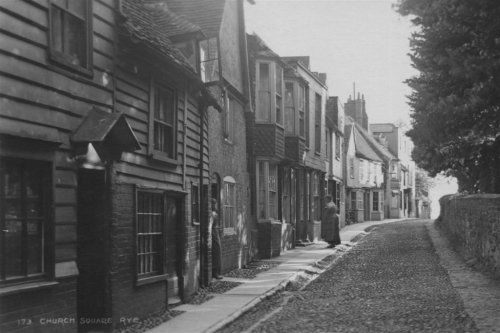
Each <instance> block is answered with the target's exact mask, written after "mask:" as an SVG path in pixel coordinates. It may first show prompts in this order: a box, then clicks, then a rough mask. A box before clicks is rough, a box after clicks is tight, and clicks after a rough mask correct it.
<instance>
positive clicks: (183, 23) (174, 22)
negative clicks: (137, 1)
mask: <svg viewBox="0 0 500 333" xmlns="http://www.w3.org/2000/svg"><path fill="white" fill-rule="evenodd" d="M147 6H149V7H151V9H152V10H153V15H154V17H155V22H156V24H157V25H158V27H159V28H160V29H161V30H162V31H163V32H164V33H165V34H166V35H167V36H168V37H169V38H171V39H175V38H176V37H179V36H186V35H194V36H197V37H203V36H204V34H203V32H202V30H201V28H200V27H199V26H198V25H196V24H194V23H192V22H191V21H189V20H187V19H186V18H185V17H183V16H179V15H177V14H176V13H174V12H172V11H171V10H169V9H168V7H167V6H166V3H164V2H159V3H153V4H149V5H147Z"/></svg>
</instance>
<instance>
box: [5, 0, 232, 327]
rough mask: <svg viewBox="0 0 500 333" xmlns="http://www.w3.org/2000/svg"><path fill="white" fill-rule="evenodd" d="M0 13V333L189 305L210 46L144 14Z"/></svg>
mask: <svg viewBox="0 0 500 333" xmlns="http://www.w3.org/2000/svg"><path fill="white" fill-rule="evenodd" d="M0 9H1V10H0V13H1V14H0V15H2V18H1V19H0V24H1V25H2V27H1V29H2V30H1V34H2V43H1V46H0V47H1V51H2V52H1V55H0V56H1V57H2V59H1V61H0V66H1V75H2V79H1V81H0V82H1V84H2V88H1V94H2V99H1V103H2V104H3V105H2V108H1V110H0V135H1V150H0V158H1V162H0V163H1V172H2V177H1V184H0V185H1V186H0V188H1V189H2V190H1V192H0V203H1V211H2V214H1V224H2V228H1V230H2V234H1V249H0V251H1V259H0V265H1V275H0V284H1V285H0V306H1V307H0V313H1V317H0V330H1V331H15V330H32V331H37V332H38V331H46V332H56V331H64V332H67V331H73V330H77V329H80V330H82V331H85V330H88V329H99V328H104V329H108V328H109V329H110V328H111V327H116V326H119V325H120V324H121V323H122V320H123V319H127V318H129V319H130V318H143V317H146V316H147V315H149V314H151V313H154V312H158V311H161V310H162V309H164V308H165V307H166V306H167V304H168V303H171V302H176V301H177V300H178V299H182V298H184V297H186V296H188V295H190V294H192V293H193V292H194V291H195V290H197V288H198V287H199V284H200V281H199V278H200V276H199V272H200V271H201V270H203V267H201V268H200V256H201V254H200V251H201V250H202V249H201V247H200V243H201V242H202V238H201V236H200V235H201V234H202V230H203V226H204V223H205V224H206V220H207V215H208V209H207V208H208V207H207V206H206V205H205V206H203V205H201V204H200V203H202V202H207V200H208V197H207V193H204V192H203V191H202V190H201V188H202V186H201V185H200V184H206V185H208V183H209V180H210V170H209V146H208V117H207V113H208V111H207V109H208V108H209V107H214V108H216V109H218V110H219V111H223V107H222V105H223V103H222V102H221V101H220V99H219V97H218V96H217V95H215V94H214V93H213V92H211V91H210V90H209V89H208V88H207V85H206V82H205V81H207V76H209V74H210V73H211V71H213V64H212V63H210V61H208V60H207V58H206V57H205V58H200V55H202V54H209V53H208V51H207V50H206V49H204V48H205V47H206V44H203V43H204V41H206V40H207V36H206V35H205V34H204V32H203V31H202V29H201V28H200V27H199V26H198V25H196V24H194V23H192V22H190V21H188V20H187V19H186V18H184V17H181V16H179V15H176V14H175V13H174V12H172V11H170V10H169V9H168V6H167V5H164V4H161V3H160V4H157V3H154V2H146V1H144V2H143V1H132V0H122V1H111V0H95V1H65V0H57V1H56V0H53V1H49V0H46V1H6V2H2V4H1V8H0ZM219 111H217V112H219ZM210 112H214V111H210ZM205 242H207V241H206V240H205ZM205 265H207V263H205ZM205 270H208V269H205ZM47 318H48V319H51V318H59V319H60V320H63V321H64V325H61V322H54V321H51V320H46V319H47Z"/></svg>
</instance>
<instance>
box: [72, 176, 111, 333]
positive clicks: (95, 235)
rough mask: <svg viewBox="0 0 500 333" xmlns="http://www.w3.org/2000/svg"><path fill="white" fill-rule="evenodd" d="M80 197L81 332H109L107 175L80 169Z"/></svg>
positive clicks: (78, 307)
mask: <svg viewBox="0 0 500 333" xmlns="http://www.w3.org/2000/svg"><path fill="white" fill-rule="evenodd" d="M77 194H78V206H77V208H78V214H77V239H78V242H77V258H78V269H79V276H78V286H77V314H78V325H79V327H78V330H79V331H80V332H88V331H91V330H106V329H110V328H111V326H110V325H111V322H110V321H109V324H107V323H106V322H107V321H106V320H102V319H104V318H110V317H111V295H110V294H109V292H110V288H109V285H108V278H107V277H108V276H107V272H108V265H107V259H108V257H109V252H108V238H107V235H109V230H108V225H109V223H108V217H109V205H108V202H109V200H108V199H109V198H108V195H107V189H106V173H105V171H104V170H98V169H83V168H81V169H79V170H78V191H77ZM98 319H100V320H98Z"/></svg>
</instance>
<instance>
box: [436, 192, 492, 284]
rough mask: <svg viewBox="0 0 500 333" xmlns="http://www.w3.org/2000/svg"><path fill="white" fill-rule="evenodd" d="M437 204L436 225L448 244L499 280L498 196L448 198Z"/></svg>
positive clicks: (482, 195) (455, 196) (452, 196)
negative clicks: (438, 209)
mask: <svg viewBox="0 0 500 333" xmlns="http://www.w3.org/2000/svg"><path fill="white" fill-rule="evenodd" d="M439 203H440V205H441V214H440V216H439V218H438V220H437V223H438V225H439V226H440V227H441V228H442V229H443V230H444V231H445V232H446V234H447V236H448V238H449V239H450V241H451V242H452V243H453V244H454V245H455V246H456V247H457V248H458V249H459V250H460V251H461V252H462V253H463V254H464V255H465V256H466V257H473V258H475V259H477V260H478V261H479V262H480V263H481V264H482V265H484V266H485V267H486V268H488V269H489V270H491V272H492V273H493V274H494V275H495V276H496V277H500V195H499V194H476V195H449V196H444V197H442V198H441V199H440V200H439Z"/></svg>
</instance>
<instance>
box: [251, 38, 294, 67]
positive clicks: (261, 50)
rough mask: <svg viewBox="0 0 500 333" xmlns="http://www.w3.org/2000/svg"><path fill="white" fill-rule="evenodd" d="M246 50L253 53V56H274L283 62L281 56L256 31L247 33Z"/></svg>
mask: <svg viewBox="0 0 500 333" xmlns="http://www.w3.org/2000/svg"><path fill="white" fill-rule="evenodd" d="M247 43H248V51H249V52H250V53H253V55H254V56H260V57H268V58H276V59H278V60H279V61H280V62H281V63H283V64H285V63H284V62H283V60H282V59H281V57H280V56H279V55H278V54H277V53H275V52H274V51H273V50H271V48H270V47H269V46H267V44H266V43H265V42H264V41H263V40H262V38H260V36H259V35H257V34H256V33H254V34H252V35H250V34H247Z"/></svg>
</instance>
